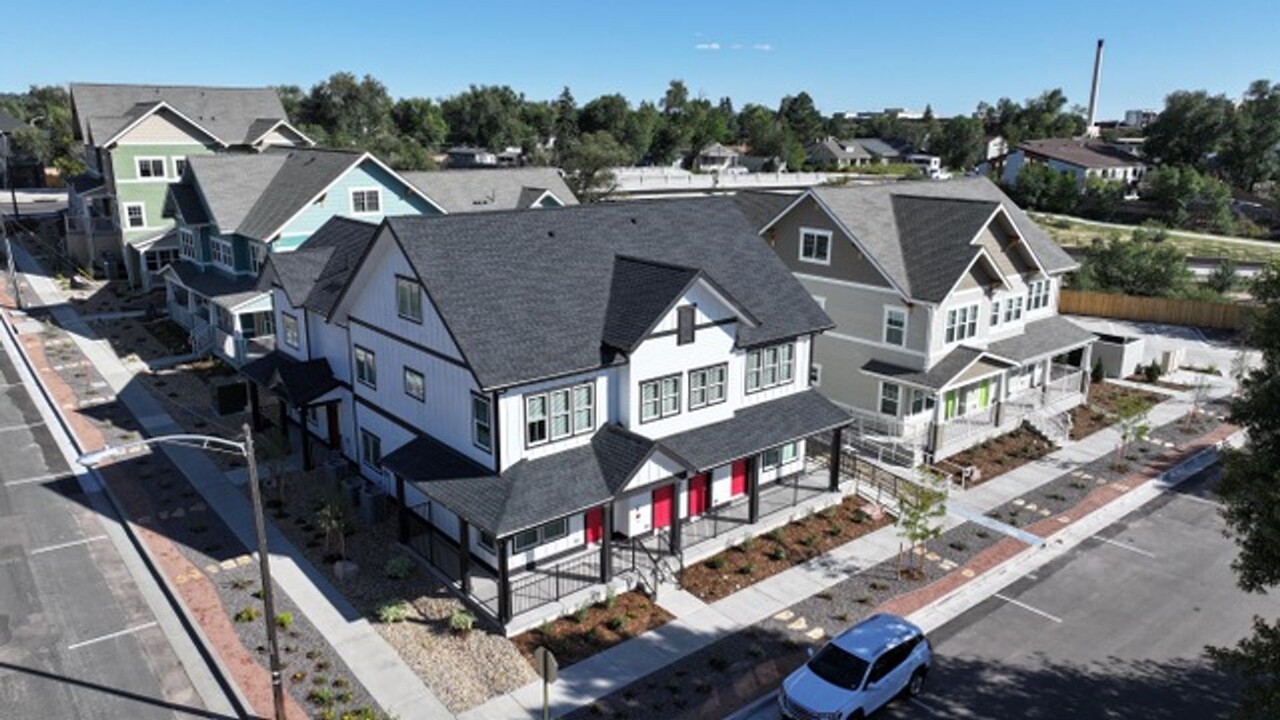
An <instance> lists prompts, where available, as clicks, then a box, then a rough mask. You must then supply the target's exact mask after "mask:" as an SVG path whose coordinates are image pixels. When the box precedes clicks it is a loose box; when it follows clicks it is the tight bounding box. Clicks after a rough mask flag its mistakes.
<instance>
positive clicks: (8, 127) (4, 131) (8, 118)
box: [0, 108, 23, 135]
mask: <svg viewBox="0 0 1280 720" xmlns="http://www.w3.org/2000/svg"><path fill="white" fill-rule="evenodd" d="M22 125H23V122H22V121H21V120H19V119H18V118H16V117H14V116H12V115H10V114H9V113H7V112H5V111H4V108H0V135H8V134H9V133H11V132H13V131H14V130H17V129H18V128H20V127H22Z"/></svg>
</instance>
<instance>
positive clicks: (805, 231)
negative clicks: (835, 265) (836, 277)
mask: <svg viewBox="0 0 1280 720" xmlns="http://www.w3.org/2000/svg"><path fill="white" fill-rule="evenodd" d="M805 235H816V236H818V237H823V238H826V240H827V256H826V258H824V259H818V258H816V257H805V255H804V236H805ZM832 235H833V233H832V232H831V231H830V230H820V229H818V228H811V227H801V228H800V241H799V246H798V247H797V249H796V256H797V257H798V258H799V259H800V262H803V263H809V264H810V265H830V264H831V238H832Z"/></svg>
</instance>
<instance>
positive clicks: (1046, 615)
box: [991, 593, 1062, 623]
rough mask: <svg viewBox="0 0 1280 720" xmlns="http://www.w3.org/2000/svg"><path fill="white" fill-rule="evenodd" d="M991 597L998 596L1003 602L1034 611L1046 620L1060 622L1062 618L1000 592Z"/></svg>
mask: <svg viewBox="0 0 1280 720" xmlns="http://www.w3.org/2000/svg"><path fill="white" fill-rule="evenodd" d="M991 597H996V598H1000V599H1001V600H1003V601H1005V602H1007V603H1009V604H1010V605H1017V606H1018V607H1020V608H1022V609H1023V610H1026V611H1027V612H1031V613H1035V614H1036V615H1039V616H1040V617H1042V618H1045V619H1046V620H1052V621H1054V622H1056V623H1061V622H1062V618H1060V617H1058V616H1056V615H1050V614H1049V613H1047V612H1045V611H1043V610H1041V609H1040V608H1037V607H1032V606H1030V605H1028V604H1026V603H1024V602H1022V601H1020V600H1014V599H1013V598H1011V597H1009V596H1008V595H1003V594H1001V593H996V594H994V595H992V596H991Z"/></svg>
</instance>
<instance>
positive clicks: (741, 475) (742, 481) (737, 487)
mask: <svg viewBox="0 0 1280 720" xmlns="http://www.w3.org/2000/svg"><path fill="white" fill-rule="evenodd" d="M746 491H747V461H746V460H734V461H733V474H732V476H731V477H730V479H729V494H730V495H742V494H743V493H745V492H746Z"/></svg>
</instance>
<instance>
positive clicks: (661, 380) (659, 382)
mask: <svg viewBox="0 0 1280 720" xmlns="http://www.w3.org/2000/svg"><path fill="white" fill-rule="evenodd" d="M668 380H674V381H675V382H676V392H675V397H676V408H675V410H671V411H667V410H665V409H664V408H665V405H666V403H664V402H663V401H664V400H665V399H666V398H667V397H668V395H666V394H665V393H664V392H663V386H664V384H665V383H666V381H668ZM683 383H684V378H683V377H682V375H681V374H680V373H673V374H671V375H662V376H660V377H656V378H650V379H648V380H642V381H641V382H640V383H638V385H637V388H638V392H637V393H636V398H637V402H638V406H637V408H636V414H637V415H638V416H639V418H640V422H641V424H643V423H650V422H657V421H659V420H662V419H664V418H669V417H675V416H676V415H679V414H680V412H681V411H682V410H683V409H684V388H683V387H681V386H682V385H683ZM646 385H656V386H658V396H657V402H658V412H657V414H655V415H651V416H649V417H645V415H644V404H645V400H644V387H645V386H646Z"/></svg>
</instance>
